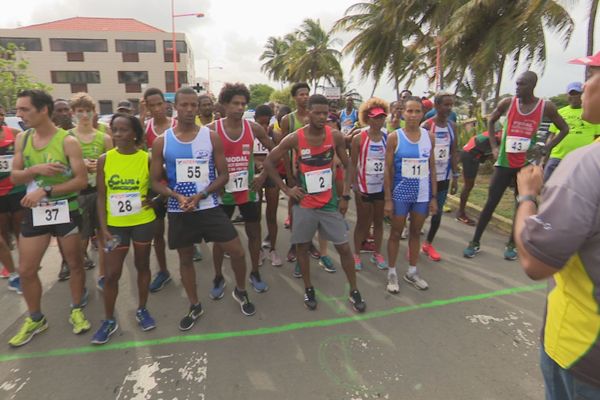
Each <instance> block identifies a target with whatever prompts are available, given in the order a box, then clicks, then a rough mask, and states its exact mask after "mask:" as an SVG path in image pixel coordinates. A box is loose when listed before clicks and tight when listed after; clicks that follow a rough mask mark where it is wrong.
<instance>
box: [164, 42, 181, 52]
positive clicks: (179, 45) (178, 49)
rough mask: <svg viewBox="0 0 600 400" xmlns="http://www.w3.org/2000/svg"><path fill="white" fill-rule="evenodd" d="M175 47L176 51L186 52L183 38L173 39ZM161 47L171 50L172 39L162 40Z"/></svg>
mask: <svg viewBox="0 0 600 400" xmlns="http://www.w3.org/2000/svg"><path fill="white" fill-rule="evenodd" d="M175 48H176V50H177V53H187V44H186V43H185V40H176V41H175ZM163 49H164V50H165V53H166V52H170V53H172V52H173V41H172V40H165V41H163Z"/></svg>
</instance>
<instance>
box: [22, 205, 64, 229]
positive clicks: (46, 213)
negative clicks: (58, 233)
mask: <svg viewBox="0 0 600 400" xmlns="http://www.w3.org/2000/svg"><path fill="white" fill-rule="evenodd" d="M31 212H32V215H33V226H46V225H58V224H68V223H69V222H70V221H71V218H70V217H69V201H68V200H59V201H52V202H48V203H40V204H39V205H38V206H37V207H33V208H32V209H31Z"/></svg>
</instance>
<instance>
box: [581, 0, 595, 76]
mask: <svg viewBox="0 0 600 400" xmlns="http://www.w3.org/2000/svg"><path fill="white" fill-rule="evenodd" d="M591 2H592V4H591V6H590V19H589V20H588V31H587V53H586V55H588V56H591V55H593V54H594V27H595V25H596V13H597V12H598V0H591ZM588 72H589V67H587V68H586V74H585V75H586V76H585V77H584V80H585V79H587V76H588Z"/></svg>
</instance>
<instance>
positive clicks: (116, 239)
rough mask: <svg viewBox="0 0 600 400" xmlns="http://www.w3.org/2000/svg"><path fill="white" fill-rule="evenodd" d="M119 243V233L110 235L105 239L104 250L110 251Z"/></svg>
mask: <svg viewBox="0 0 600 400" xmlns="http://www.w3.org/2000/svg"><path fill="white" fill-rule="evenodd" d="M119 244H121V237H120V236H119V235H112V238H111V239H110V240H107V241H106V244H105V245H104V252H105V253H110V252H111V251H113V250H114V249H116V248H117V246H118V245H119Z"/></svg>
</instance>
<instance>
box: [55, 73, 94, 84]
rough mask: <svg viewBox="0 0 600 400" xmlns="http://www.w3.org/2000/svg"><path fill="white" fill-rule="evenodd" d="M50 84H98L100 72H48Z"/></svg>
mask: <svg viewBox="0 0 600 400" xmlns="http://www.w3.org/2000/svg"><path fill="white" fill-rule="evenodd" d="M50 75H51V78H52V83H100V71H50Z"/></svg>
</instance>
